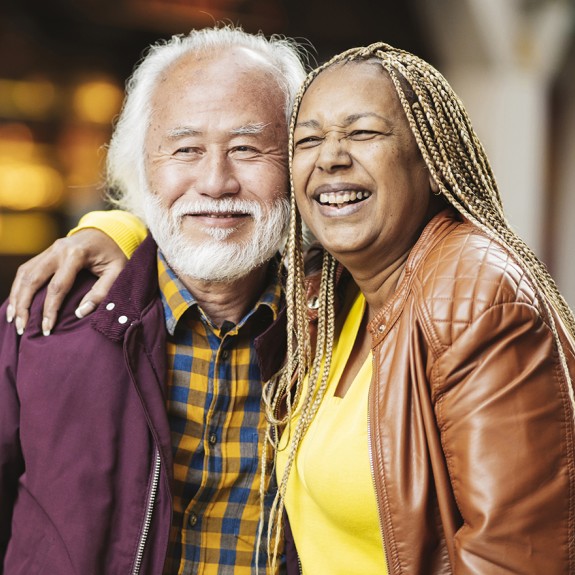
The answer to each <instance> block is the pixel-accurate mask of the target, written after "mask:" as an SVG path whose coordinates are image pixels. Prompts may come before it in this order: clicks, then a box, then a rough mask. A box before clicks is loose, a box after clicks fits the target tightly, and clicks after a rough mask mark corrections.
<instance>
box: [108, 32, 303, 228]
mask: <svg viewBox="0 0 575 575" xmlns="http://www.w3.org/2000/svg"><path fill="white" fill-rule="evenodd" d="M233 47H244V48H249V49H251V50H253V51H254V52H257V53H259V54H261V55H262V56H263V57H264V59H265V60H266V61H267V62H268V63H269V64H270V65H271V68H272V72H273V73H274V74H275V76H276V79H277V82H278V84H279V86H280V88H281V89H282V90H283V92H284V94H285V114H286V130H287V129H288V128H287V127H288V125H289V118H290V114H291V107H292V104H293V101H294V99H295V95H296V94H297V91H298V89H299V87H300V85H301V83H302V81H303V79H304V77H305V70H304V65H303V63H302V59H303V58H304V51H303V49H302V48H301V47H300V46H299V45H298V44H297V43H296V42H294V41H293V40H290V39H287V38H284V37H281V36H278V35H274V36H271V37H270V38H269V39H268V38H266V37H265V36H264V35H263V34H262V33H258V34H249V33H247V32H244V31H243V30H242V29H241V28H240V27H235V26H215V27H213V28H204V29H201V30H192V31H191V32H190V33H189V34H187V35H176V36H172V38H170V39H169V40H163V41H160V42H158V43H156V44H153V45H152V46H150V47H149V48H148V50H147V52H146V54H145V56H144V58H143V59H142V60H141V61H140V63H139V64H138V65H137V66H136V68H135V70H134V73H133V74H132V76H131V77H130V78H129V80H128V82H127V84H126V97H125V99H124V105H123V107H122V111H121V113H120V116H119V118H118V121H117V124H116V127H115V130H114V134H113V135H112V139H111V141H110V144H109V147H108V154H107V166H106V184H107V189H108V190H109V199H110V200H111V202H112V203H113V204H115V205H116V206H118V207H119V208H122V209H124V210H127V211H129V212H132V213H133V214H135V215H137V216H139V217H140V218H142V219H145V218H144V212H143V201H142V197H143V194H144V193H145V190H146V189H147V183H146V173H145V168H144V157H145V154H144V142H145V138H146V132H147V130H148V126H149V123H150V117H151V101H152V95H153V92H154V89H155V86H156V83H157V81H158V79H159V78H160V76H161V74H162V73H163V72H164V70H165V69H166V68H168V67H169V66H170V65H172V64H173V63H174V62H175V61H176V60H178V59H180V58H181V57H182V56H185V55H186V54H193V53H203V54H205V53H208V54H209V53H212V54H213V53H221V52H225V50H227V49H229V48H233Z"/></svg>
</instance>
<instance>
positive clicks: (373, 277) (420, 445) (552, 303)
mask: <svg viewBox="0 0 575 575" xmlns="http://www.w3.org/2000/svg"><path fill="white" fill-rule="evenodd" d="M291 159H292V182H293V185H292V189H293V194H292V196H293V197H292V209H293V214H294V215H293V218H292V223H291V228H290V237H289V241H288V245H287V254H286V256H287V261H288V262H290V264H291V265H290V268H289V278H288V283H287V298H288V333H293V334H295V341H293V342H292V341H290V342H288V343H289V350H288V357H287V365H286V368H285V370H284V372H283V373H282V374H281V375H280V377H279V378H278V379H277V380H275V381H273V382H272V383H271V384H270V385H269V388H268V390H267V395H268V397H267V401H268V408H269V409H268V411H269V417H270V419H271V421H272V427H273V426H281V427H282V429H283V432H280V433H279V435H276V434H274V433H270V434H269V437H270V438H274V437H279V438H280V439H279V441H277V442H274V447H275V448H276V449H277V476H278V483H279V486H280V487H279V492H278V496H277V498H276V502H275V508H274V517H273V519H274V521H275V526H276V533H275V535H276V540H277V539H279V537H277V536H278V535H279V533H280V531H281V528H280V523H281V522H280V520H279V516H280V515H281V512H282V509H283V507H284V506H285V510H286V511H287V516H288V517H289V522H290V526H291V531H292V532H293V537H294V541H295V546H296V548H297V551H298V555H299V562H300V565H301V570H302V571H303V573H304V574H309V575H315V574H318V573H329V574H330V575H333V574H338V573H341V574H349V573H361V574H362V575H365V574H375V573H377V574H382V573H389V574H394V575H395V574H399V573H401V574H407V575H419V574H446V573H455V574H458V575H459V574H472V573H473V574H482V575H486V574H495V573H507V574H511V573H513V574H518V573H521V574H528V573H532V574H545V575H550V574H560V573H561V574H565V575H567V574H568V573H575V457H574V440H575V433H574V401H573V378H574V376H575V352H574V344H573V337H574V335H575V320H574V317H573V314H572V312H571V311H570V309H569V308H568V306H567V305H566V303H565V301H564V300H563V298H562V297H561V295H560V294H559V292H558V290H557V287H556V286H555V284H554V282H553V280H552V279H551V278H550V277H549V275H548V273H547V272H546V270H545V269H544V267H543V265H542V264H541V263H540V262H539V261H538V260H537V258H536V257H535V256H534V255H533V253H532V252H531V251H530V249H529V248H528V247H527V246H526V245H525V244H524V243H523V242H522V241H521V240H520V239H519V238H518V237H517V236H516V234H515V233H514V232H513V231H512V230H511V229H510V226H509V224H508V222H507V220H506V218H505V216H504V213H503V210H502V206H501V200H500V197H499V193H498V190H497V186H496V183H495V180H494V177H493V174H492V172H491V169H490V166H489V162H488V160H487V158H486V155H485V152H484V150H483V148H482V146H481V144H480V142H479V141H478V139H477V136H476V134H475V132H474V131H473V128H472V126H471V124H470V122H469V119H468V117H467V114H466V112H465V109H464V108H463V105H462V103H461V102H460V101H459V99H458V98H457V96H456V95H455V94H454V92H453V90H452V89H451V87H450V86H449V85H448V83H447V82H446V81H445V79H444V78H443V77H442V76H441V75H440V74H439V73H438V72H437V71H436V70H435V69H434V68H432V67H431V66H430V65H429V64H427V63H426V62H423V61H422V60H420V59H419V58H417V57H415V56H413V55H411V54H409V53H407V52H404V51H401V50H397V49H394V48H392V47H390V46H388V45H386V44H381V43H380V44H374V45H372V46H369V47H367V48H357V49H353V50H349V51H347V52H345V53H343V54H340V55H338V56H336V57H335V58H333V59H332V60H331V61H329V62H328V63H327V64H325V65H323V66H322V67H320V68H319V69H317V70H315V71H314V72H312V73H311V74H310V75H309V76H308V78H307V80H306V82H305V84H304V86H303V88H302V92H301V93H300V97H299V99H298V100H297V102H296V107H295V111H294V116H293V120H292V139H291ZM296 205H297V209H296ZM298 210H299V213H298ZM300 214H301V215H300ZM302 217H303V220H304V221H305V222H306V223H307V224H308V225H309V227H310V228H311V230H312V232H313V233H314V235H315V236H316V238H317V239H318V240H319V242H320V243H321V244H322V245H323V247H324V248H325V250H326V251H325V253H324V254H323V267H322V271H321V274H316V276H312V277H311V278H308V281H307V286H308V289H307V291H306V289H305V287H304V285H305V284H304V265H303V254H302V248H301V245H302V239H301V230H302V225H301V218H302ZM319 275H321V281H319V279H320V278H319ZM314 280H316V281H314ZM318 284H319V285H318ZM309 308H311V313H312V314H313V316H314V317H313V321H312V330H311V331H312V334H311V336H310V333H309V331H308V321H307V320H308V314H309V313H310V309H309ZM296 371H297V373H298V376H297V380H296V385H295V388H294V387H293V385H294V380H293V377H292V374H294V373H295V372H296ZM288 389H290V390H291V393H289V394H286V391H287V390H288ZM286 395H287V397H288V398H289V399H290V401H289V402H288V404H287V415H286V416H285V417H283V418H280V417H278V416H277V414H278V413H285V407H286V406H285V405H284V409H283V411H282V405H283V404H284V403H285V397H286Z"/></svg>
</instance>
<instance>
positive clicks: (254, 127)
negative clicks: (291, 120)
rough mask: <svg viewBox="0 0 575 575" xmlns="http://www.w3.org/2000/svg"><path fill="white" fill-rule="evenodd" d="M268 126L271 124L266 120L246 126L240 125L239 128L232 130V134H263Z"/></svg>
mask: <svg viewBox="0 0 575 575" xmlns="http://www.w3.org/2000/svg"><path fill="white" fill-rule="evenodd" d="M266 126H269V122H268V123H267V124H266V123H264V122H258V123H257V124H246V125H245V126H240V127H239V128H234V129H233V130H230V134H232V136H255V135H257V134H261V133H262V132H263V131H264V129H265V128H266Z"/></svg>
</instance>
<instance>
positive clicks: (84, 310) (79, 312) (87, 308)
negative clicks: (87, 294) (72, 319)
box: [74, 301, 96, 319]
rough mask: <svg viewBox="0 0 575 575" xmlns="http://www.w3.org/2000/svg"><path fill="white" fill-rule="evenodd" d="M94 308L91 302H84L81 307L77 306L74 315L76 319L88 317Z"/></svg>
mask: <svg viewBox="0 0 575 575" xmlns="http://www.w3.org/2000/svg"><path fill="white" fill-rule="evenodd" d="M95 307H96V306H94V304H93V302H91V301H87V302H84V303H83V304H82V305H81V306H78V307H77V308H76V311H75V312H74V315H75V316H76V317H77V318H78V319H82V318H83V317H85V316H86V315H88V314H89V313H90V312H91V311H93V310H94V308H95Z"/></svg>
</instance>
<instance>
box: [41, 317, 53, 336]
mask: <svg viewBox="0 0 575 575" xmlns="http://www.w3.org/2000/svg"><path fill="white" fill-rule="evenodd" d="M50 331H51V326H50V319H49V318H47V317H45V318H44V319H43V320H42V333H43V334H44V335H46V336H48V335H50Z"/></svg>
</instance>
